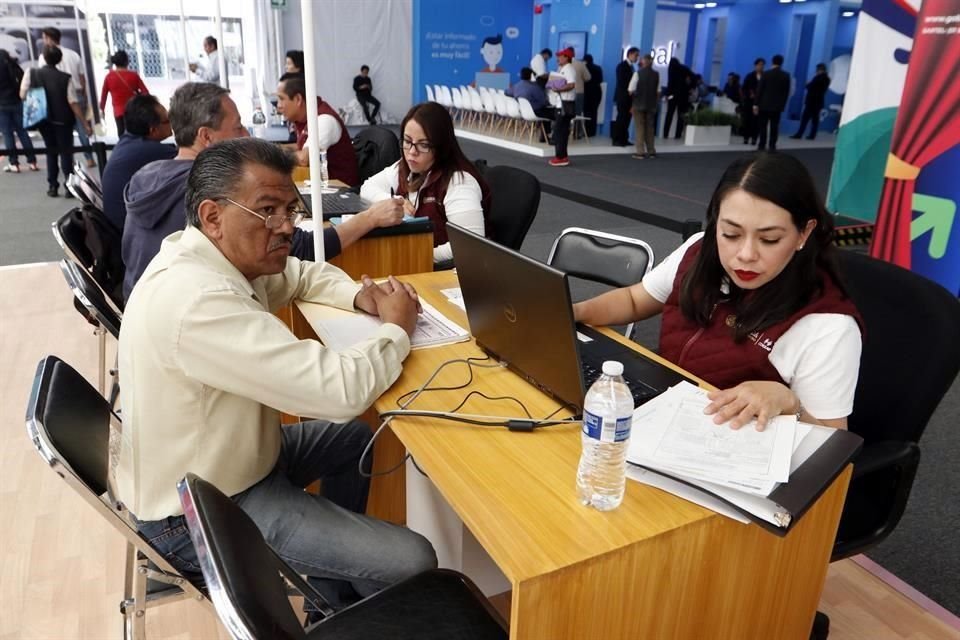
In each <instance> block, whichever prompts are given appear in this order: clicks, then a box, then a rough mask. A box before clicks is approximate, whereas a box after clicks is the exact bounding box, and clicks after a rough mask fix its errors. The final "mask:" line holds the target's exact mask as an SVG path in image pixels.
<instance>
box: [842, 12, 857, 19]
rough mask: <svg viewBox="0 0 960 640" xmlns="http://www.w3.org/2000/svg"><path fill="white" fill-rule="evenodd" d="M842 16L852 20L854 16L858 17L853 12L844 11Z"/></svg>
mask: <svg viewBox="0 0 960 640" xmlns="http://www.w3.org/2000/svg"><path fill="white" fill-rule="evenodd" d="M840 15H842V16H843V17H844V18H852V17H853V16H855V15H857V14H856V13H854V12H853V11H844V12H843V13H842V14H840Z"/></svg>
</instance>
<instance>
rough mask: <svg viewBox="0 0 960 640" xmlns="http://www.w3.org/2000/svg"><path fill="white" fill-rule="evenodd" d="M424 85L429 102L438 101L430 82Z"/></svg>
mask: <svg viewBox="0 0 960 640" xmlns="http://www.w3.org/2000/svg"><path fill="white" fill-rule="evenodd" d="M423 87H424V89H426V90H427V102H436V99H434V97H433V88H432V87H431V86H430V85H428V84H425V85H423Z"/></svg>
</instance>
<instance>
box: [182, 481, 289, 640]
mask: <svg viewBox="0 0 960 640" xmlns="http://www.w3.org/2000/svg"><path fill="white" fill-rule="evenodd" d="M177 488H178V490H179V492H180V503H181V504H182V505H183V512H184V515H185V516H186V520H187V528H188V529H189V530H190V539H191V540H192V541H193V546H194V547H195V548H196V550H197V558H198V561H199V563H200V568H201V570H202V571H203V577H204V581H205V583H206V585H207V590H208V592H209V593H210V599H211V600H212V601H213V605H214V607H216V610H217V615H219V616H220V620H221V621H222V622H223V623H224V626H226V627H227V629H229V630H230V633H231V634H233V637H234V638H251V639H255V638H305V637H306V634H305V632H304V630H303V626H302V625H301V624H300V621H299V620H298V619H297V616H296V614H294V612H293V609H292V608H291V606H290V600H289V599H288V597H287V590H286V588H285V587H284V583H283V580H282V579H281V575H286V572H285V571H284V569H285V566H284V564H283V562H282V561H281V560H279V559H278V558H277V556H276V555H275V554H274V553H273V551H272V550H271V549H270V547H269V546H267V543H266V541H265V540H264V539H263V534H262V533H260V529H259V528H257V525H256V524H255V523H254V522H253V520H251V519H250V516H248V515H247V514H246V513H245V512H244V511H243V509H241V508H240V507H239V506H238V505H237V504H236V503H235V502H233V500H231V499H230V498H228V497H227V496H226V495H224V494H223V493H222V492H221V491H220V490H219V489H217V488H216V487H215V486H213V485H212V484H210V483H209V482H207V481H205V480H203V479H201V478H198V477H197V476H195V475H193V474H187V476H186V477H185V478H184V479H183V480H181V481H180V483H179V484H178V487H177Z"/></svg>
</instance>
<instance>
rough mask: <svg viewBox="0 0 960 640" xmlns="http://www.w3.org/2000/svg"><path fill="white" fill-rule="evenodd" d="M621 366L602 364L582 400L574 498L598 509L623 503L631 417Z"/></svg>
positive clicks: (604, 509)
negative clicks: (600, 372)
mask: <svg viewBox="0 0 960 640" xmlns="http://www.w3.org/2000/svg"><path fill="white" fill-rule="evenodd" d="M622 374H623V365H622V364H621V363H619V362H616V361H613V360H607V361H606V362H604V363H603V375H601V376H600V377H599V378H597V380H596V382H594V383H593V385H591V387H590V389H589V390H588V391H587V396H586V398H584V400H583V432H582V434H581V441H582V443H583V452H582V453H581V455H580V466H579V468H578V469H577V497H578V498H579V499H580V502H581V503H583V504H584V505H588V506H592V507H593V508H595V509H597V510H598V511H611V510H613V509H616V508H617V507H619V506H620V503H621V502H623V490H624V487H625V485H626V463H627V445H628V443H629V440H630V424H631V422H632V420H633V396H632V395H631V394H630V389H629V388H628V387H627V384H626V383H625V382H624V381H623V377H622Z"/></svg>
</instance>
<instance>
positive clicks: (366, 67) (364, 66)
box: [360, 65, 370, 71]
mask: <svg viewBox="0 0 960 640" xmlns="http://www.w3.org/2000/svg"><path fill="white" fill-rule="evenodd" d="M360 71H370V67H368V66H367V65H363V66H362V67H360Z"/></svg>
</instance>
